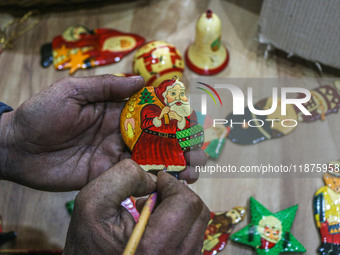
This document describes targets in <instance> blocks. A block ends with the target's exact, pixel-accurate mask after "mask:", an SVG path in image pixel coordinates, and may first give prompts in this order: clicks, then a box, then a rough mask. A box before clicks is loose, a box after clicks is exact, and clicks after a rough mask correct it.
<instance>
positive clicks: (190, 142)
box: [121, 77, 204, 177]
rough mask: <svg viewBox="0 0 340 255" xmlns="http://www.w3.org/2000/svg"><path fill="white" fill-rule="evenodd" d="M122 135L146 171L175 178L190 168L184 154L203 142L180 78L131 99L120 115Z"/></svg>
mask: <svg viewBox="0 0 340 255" xmlns="http://www.w3.org/2000/svg"><path fill="white" fill-rule="evenodd" d="M121 133H122V137H123V140H124V142H125V144H126V145H127V147H128V148H129V149H130V150H131V152H132V159H133V160H134V161H135V162H137V163H138V164H139V165H140V166H141V167H142V168H143V169H144V170H146V171H149V170H166V171H168V172H170V173H173V174H174V175H175V176H176V177H177V174H178V173H179V172H180V171H182V170H184V169H185V168H186V165H187V163H186V160H185V158H184V152H185V151H187V150H191V149H196V148H200V147H201V146H202V144H203V141H204V132H203V128H202V127H201V126H200V125H199V124H198V123H197V117H196V113H195V111H193V110H192V109H191V108H190V105H189V102H188V98H187V95H186V88H185V86H184V84H183V83H182V82H181V81H179V79H178V77H176V78H173V79H172V80H165V81H163V82H162V83H161V84H160V85H159V86H158V87H152V86H147V87H144V88H142V89H141V90H140V91H138V92H137V93H136V94H135V95H133V96H132V97H130V98H129V100H128V101H127V103H126V105H125V107H124V109H123V111H122V113H121Z"/></svg>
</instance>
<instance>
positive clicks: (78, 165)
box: [0, 75, 206, 191]
mask: <svg viewBox="0 0 340 255" xmlns="http://www.w3.org/2000/svg"><path fill="white" fill-rule="evenodd" d="M144 85H145V84H144V80H143V78H141V77H135V78H126V77H116V76H113V75H102V76H93V77H86V78H65V79H62V80H60V81H58V82H56V83H55V84H53V85H51V86H50V87H48V88H47V89H45V90H43V91H42V92H40V93H38V94H36V95H34V96H33V97H32V98H30V99H28V100H27V101H25V102H24V103H23V104H22V105H21V106H20V107H19V108H18V109H16V110H15V111H14V112H9V113H4V114H3V115H1V118H0V179H6V180H9V181H14V182H17V183H20V184H23V185H26V186H30V187H32V188H36V189H43V190H49V191H69V190H76V189H80V188H82V187H83V186H84V185H86V184H87V183H88V182H89V181H91V180H93V179H94V178H96V177H97V176H99V175H100V174H101V173H103V172H104V171H106V170H107V169H109V168H110V167H112V166H113V165H114V164H116V163H118V162H119V161H120V160H122V159H124V158H128V157H130V154H129V153H128V152H126V151H125V145H124V142H123V140H122V137H121V133H120V114H121V110H122V108H123V106H124V104H125V101H124V100H123V99H124V98H127V97H129V96H131V95H133V94H135V93H136V92H137V91H138V90H140V89H141V88H142V87H143V86H144ZM190 154H192V155H193V157H192V158H193V160H189V153H187V156H186V159H187V162H188V164H189V166H188V167H187V169H186V170H185V171H182V172H181V174H180V177H181V178H182V179H185V180H187V181H188V182H189V183H192V182H194V181H196V180H197V178H198V174H197V173H195V172H194V167H195V165H196V163H195V162H197V164H198V165H204V164H205V163H206V156H205V154H204V152H203V151H202V150H198V151H193V152H190ZM202 156H203V159H205V160H203V162H202ZM196 159H197V160H196Z"/></svg>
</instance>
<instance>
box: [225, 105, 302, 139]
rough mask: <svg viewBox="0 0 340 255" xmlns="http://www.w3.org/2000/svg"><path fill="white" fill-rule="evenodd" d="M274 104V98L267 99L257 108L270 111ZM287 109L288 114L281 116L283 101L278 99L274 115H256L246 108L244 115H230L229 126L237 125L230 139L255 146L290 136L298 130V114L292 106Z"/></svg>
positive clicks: (229, 136)
mask: <svg viewBox="0 0 340 255" xmlns="http://www.w3.org/2000/svg"><path fill="white" fill-rule="evenodd" d="M272 104H273V100H272V98H267V99H264V100H261V101H260V102H258V103H257V104H256V106H255V108H256V109H258V110H268V109H270V108H271V106H272ZM286 107H287V108H286V111H287V114H286V115H281V100H280V98H278V105H277V108H276V110H275V111H274V112H273V113H272V114H269V115H255V114H253V113H252V112H251V111H250V110H249V108H248V107H246V108H245V111H244V115H233V114H230V115H229V116H228V117H227V120H228V126H229V125H230V126H231V123H235V124H233V125H232V127H231V129H230V133H229V135H228V138H229V139H230V140H231V141H232V142H234V143H239V144H255V143H258V142H261V141H265V140H269V139H273V138H278V137H281V136H284V135H287V134H289V133H290V132H292V131H293V130H294V129H295V128H296V125H297V114H296V111H295V109H294V107H293V106H292V105H287V106H286ZM268 120H269V121H268ZM239 123H242V124H239Z"/></svg>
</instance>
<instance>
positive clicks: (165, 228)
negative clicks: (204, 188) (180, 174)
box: [64, 160, 210, 255]
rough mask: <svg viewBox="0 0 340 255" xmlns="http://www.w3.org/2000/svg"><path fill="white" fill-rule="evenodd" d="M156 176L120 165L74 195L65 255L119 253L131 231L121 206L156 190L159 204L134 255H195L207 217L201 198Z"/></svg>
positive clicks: (130, 220)
mask: <svg viewBox="0 0 340 255" xmlns="http://www.w3.org/2000/svg"><path fill="white" fill-rule="evenodd" d="M154 179H156V178H155V176H154V177H153V178H152V177H151V174H149V173H147V172H144V171H143V170H142V169H141V168H140V167H139V166H138V165H137V164H136V163H134V162H133V161H131V160H124V161H122V162H120V163H118V164H116V165H115V166H114V167H112V168H111V169H109V170H108V171H107V172H105V173H104V174H102V175H101V176H99V177H98V178H97V179H96V180H93V181H92V182H90V183H89V184H88V185H87V186H86V187H84V188H83V189H82V190H81V191H80V193H79V194H78V196H77V199H76V202H75V208H74V211H73V214H72V219H71V223H70V226H69V230H68V234H67V239H66V245H65V249H64V255H73V254H84V255H87V254H91V255H97V254H98V255H99V254H100V255H105V254H121V253H122V252H123V251H124V248H125V246H126V244H127V241H128V239H129V237H130V235H131V233H132V231H133V228H134V225H135V223H134V220H133V218H132V216H131V215H130V214H129V213H128V212H127V211H126V210H125V208H123V207H122V206H121V205H120V204H121V202H122V201H123V200H124V199H125V198H128V197H130V196H132V195H133V196H143V195H148V194H150V193H151V192H153V191H155V190H156V191H157V192H158V194H159V198H160V204H159V205H158V206H157V207H156V208H155V209H154V212H153V213H152V215H151V216H150V219H149V222H148V225H147V226H146V230H145V232H144V235H143V237H142V239H141V242H140V244H139V247H138V249H137V253H136V254H148V255H153V254H163V255H167V254H169V255H170V254H171V255H174V254H179V255H181V254H185V255H190V254H200V253H201V249H202V243H203V237H204V232H205V229H206V226H207V224H208V221H209V218H210V213H209V210H208V209H207V207H206V206H205V204H204V203H203V202H202V201H201V199H200V198H199V197H198V196H197V195H196V194H195V193H193V192H192V191H191V190H190V189H189V188H188V187H186V186H185V185H183V184H182V183H180V182H179V181H177V180H176V179H175V178H173V177H172V176H170V175H169V174H167V173H164V172H159V173H158V180H157V184H156V182H155V180H154Z"/></svg>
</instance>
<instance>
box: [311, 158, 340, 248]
mask: <svg viewBox="0 0 340 255" xmlns="http://www.w3.org/2000/svg"><path fill="white" fill-rule="evenodd" d="M329 166H330V167H329V171H328V172H327V173H325V174H324V176H323V180H324V182H325V186H324V187H322V188H320V189H319V190H318V191H317V192H316V193H315V196H314V200H313V207H314V216H315V223H316V226H317V228H318V229H319V231H320V235H321V245H320V247H319V249H318V253H319V254H320V255H327V254H340V161H338V162H330V163H329Z"/></svg>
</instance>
